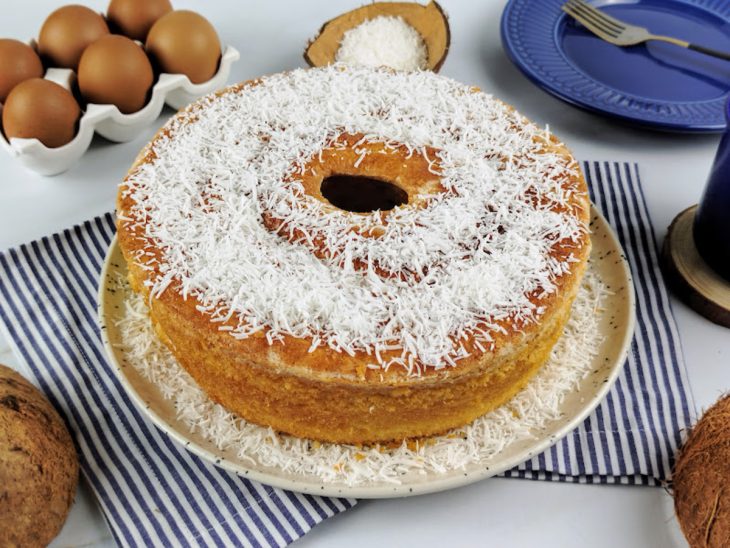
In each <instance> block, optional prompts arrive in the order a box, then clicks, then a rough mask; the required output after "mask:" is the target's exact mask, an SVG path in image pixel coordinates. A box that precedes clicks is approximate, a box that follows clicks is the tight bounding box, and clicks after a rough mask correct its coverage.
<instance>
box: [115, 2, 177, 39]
mask: <svg viewBox="0 0 730 548" xmlns="http://www.w3.org/2000/svg"><path fill="white" fill-rule="evenodd" d="M171 11H172V4H170V0H112V1H111V2H109V7H108V8H107V10H106V18H107V21H109V25H111V27H112V28H113V29H115V30H118V31H119V32H120V33H122V34H124V35H125V36H128V37H130V38H132V39H133V40H139V41H140V42H144V41H145V39H146V38H147V33H148V32H149V31H150V29H151V28H152V25H154V24H155V21H157V20H158V19H159V18H160V17H162V16H163V15H165V14H166V13H170V12H171Z"/></svg>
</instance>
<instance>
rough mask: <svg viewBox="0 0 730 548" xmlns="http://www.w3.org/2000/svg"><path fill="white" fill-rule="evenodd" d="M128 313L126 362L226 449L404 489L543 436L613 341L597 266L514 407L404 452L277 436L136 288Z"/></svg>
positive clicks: (290, 467) (122, 328)
mask: <svg viewBox="0 0 730 548" xmlns="http://www.w3.org/2000/svg"><path fill="white" fill-rule="evenodd" d="M120 284H121V285H122V286H123V287H124V290H125V291H126V298H125V303H126V306H125V308H124V310H122V311H120V312H119V314H120V318H119V320H118V321H117V327H118V329H119V334H120V338H121V340H122V341H124V343H123V344H122V345H121V350H122V352H123V354H124V358H125V361H126V362H128V363H130V364H132V366H133V367H134V368H135V369H136V370H137V371H139V373H140V374H141V375H142V376H143V377H144V378H145V379H147V380H148V381H150V382H151V383H153V384H154V385H155V386H156V387H157V389H158V390H159V392H160V393H161V394H162V396H163V397H164V398H165V399H169V400H173V401H174V403H175V408H176V410H177V417H178V419H179V420H180V421H182V422H183V423H184V424H185V425H186V426H187V427H188V428H189V429H190V431H191V432H197V433H200V434H201V435H202V436H203V437H204V438H206V439H207V440H209V441H210V442H212V443H213V444H215V446H216V447H217V448H218V449H220V450H221V451H227V452H231V453H233V454H235V455H236V456H237V457H238V458H239V459H241V460H242V461H244V463H248V464H250V465H252V466H253V465H257V464H258V465H263V466H266V467H274V468H277V469H279V470H281V471H283V472H287V473H291V474H297V475H302V476H308V477H315V478H318V479H319V480H321V481H323V482H338V483H344V484H346V485H348V486H365V485H368V484H373V483H383V482H388V483H393V484H399V483H400V482H401V481H402V478H403V477H405V476H407V475H409V474H422V475H426V474H441V473H445V472H449V471H453V470H458V469H464V468H465V467H466V466H467V465H469V464H472V463H483V464H485V465H486V464H488V461H489V460H490V459H492V458H494V457H496V456H497V455H498V454H499V453H500V451H502V450H503V449H505V448H506V447H508V446H509V445H510V444H512V443H514V442H516V441H520V440H524V439H537V438H539V437H540V431H541V429H544V428H546V427H548V426H549V425H550V423H551V422H552V421H555V420H558V419H560V418H561V417H562V414H561V403H562V402H563V400H564V398H565V396H566V395H567V394H568V393H570V392H571V391H573V390H575V388H576V387H577V386H578V384H579V382H580V381H581V380H582V379H583V378H585V376H586V375H587V374H588V373H589V372H590V371H591V368H592V366H593V361H594V358H595V356H596V355H597V354H598V352H599V349H600V346H601V342H602V340H603V336H602V335H601V333H600V331H599V324H600V321H601V318H602V316H603V313H604V310H603V303H604V300H605V298H606V297H607V295H609V292H608V289H607V287H606V285H605V283H604V282H603V281H602V280H601V278H600V276H599V274H598V272H596V271H595V270H594V269H593V267H592V266H589V270H588V272H587V273H586V275H585V277H584V279H583V282H582V285H581V288H580V290H579V292H578V295H577V297H576V299H575V301H574V303H573V309H572V314H571V317H570V319H569V321H568V323H567V325H566V327H565V330H564V334H563V336H562V337H561V338H560V340H559V341H558V342H557V344H556V345H555V347H554V348H553V350H552V354H551V355H550V358H549V360H548V362H547V363H546V364H545V365H544V366H543V368H542V369H541V370H540V372H539V373H538V374H537V375H536V376H535V377H534V378H533V379H532V380H531V381H530V382H529V384H528V385H527V387H526V388H525V389H524V390H522V391H521V392H520V393H518V394H517V395H516V396H515V397H514V398H513V399H512V400H511V401H510V402H509V403H507V404H506V405H503V406H502V407H500V408H498V409H496V410H494V411H492V412H490V413H488V414H487V415H484V416H483V417H481V418H479V419H477V420H475V421H474V422H472V423H471V424H469V425H467V426H465V427H463V428H459V429H455V430H453V431H451V432H450V433H448V434H446V435H443V436H438V437H434V438H430V439H428V440H426V441H423V442H420V443H418V446H417V447H416V446H415V444H413V443H411V444H410V445H409V444H405V443H404V444H402V445H401V446H399V447H397V448H383V447H369V448H363V447H356V446H351V445H340V444H332V443H319V442H313V441H309V440H306V439H301V438H296V437H293V436H288V435H283V434H277V433H276V432H274V431H273V430H271V429H270V428H265V427H261V426H258V425H255V424H251V423H248V422H246V421H245V420H243V419H241V418H239V417H238V416H236V415H234V414H233V413H231V412H230V411H227V410H226V409H225V408H224V407H222V406H220V405H218V404H216V403H214V402H213V401H212V400H210V399H209V398H208V397H207V396H206V394H205V393H204V392H203V390H201V389H200V388H199V387H198V386H197V385H196V384H195V381H194V380H193V379H192V377H190V375H189V374H188V373H187V372H186V371H185V370H184V369H183V368H182V367H180V365H178V363H177V361H176V360H175V358H174V357H173V355H172V354H171V353H170V351H169V350H168V349H167V348H166V347H165V346H164V344H163V343H162V342H160V340H159V339H158V338H157V336H156V335H155V332H154V328H153V327H152V323H151V321H150V319H149V317H148V314H147V306H146V303H145V302H144V299H143V298H142V297H140V296H139V295H137V294H135V293H133V292H132V291H131V290H130V289H129V286H128V285H127V284H126V282H121V281H120Z"/></svg>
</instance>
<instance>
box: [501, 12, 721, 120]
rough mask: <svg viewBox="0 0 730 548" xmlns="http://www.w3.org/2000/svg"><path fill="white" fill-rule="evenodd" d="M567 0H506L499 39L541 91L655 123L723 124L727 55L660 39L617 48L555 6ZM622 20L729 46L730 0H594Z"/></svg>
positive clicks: (610, 113)
mask: <svg viewBox="0 0 730 548" xmlns="http://www.w3.org/2000/svg"><path fill="white" fill-rule="evenodd" d="M563 3H564V0H510V2H508V4H507V6H506V7H505V9H504V12H503V14H502V24H501V32H502V44H503V46H504V49H505V52H506V53H507V55H509V57H510V58H511V59H512V61H513V62H514V63H515V64H516V65H517V67H518V68H519V69H520V70H522V72H524V73H525V75H526V76H527V77H528V78H530V79H531V80H532V81H533V82H534V83H536V84H537V85H538V86H540V87H541V88H542V89H544V90H545V91H547V92H549V93H551V94H553V95H555V96H557V97H558V98H560V99H562V100H564V101H566V102H568V103H570V104H573V105H576V106H578V107H581V108H584V109H587V110H590V111H593V112H598V113H601V114H604V115H606V116H610V117H614V118H618V119H621V120H624V121H627V122H630V123H632V124H637V125H642V126H647V127H652V128H655V129H662V130H669V131H685V132H705V133H715V132H720V131H723V130H724V129H725V115H724V104H725V101H726V99H727V97H728V92H730V61H725V60H722V59H717V58H714V57H709V56H707V55H703V54H701V53H697V52H694V51H690V50H686V49H684V48H681V47H678V46H675V45H672V44H667V43H663V42H656V41H654V42H648V43H646V44H641V45H637V46H630V47H626V48H621V47H618V46H614V45H612V44H609V43H608V42H605V41H603V40H601V39H600V38H598V37H596V36H594V35H593V34H592V33H590V32H589V31H587V30H586V29H585V28H584V27H583V26H581V25H580V24H579V23H576V22H575V21H574V20H573V19H572V18H571V17H569V16H568V15H566V14H565V13H564V12H563V11H562V10H561V9H560V6H561V5H562V4H563ZM591 3H592V4H593V5H595V6H596V7H598V8H600V9H602V10H605V11H606V13H608V14H609V15H612V16H613V17H616V18H617V19H621V20H623V21H625V22H627V23H630V24H635V25H639V26H642V27H647V28H648V29H649V30H650V31H651V32H652V33H654V34H665V35H669V36H674V37H676V38H681V39H684V40H687V41H689V42H692V43H696V44H699V45H703V46H707V47H711V48H715V49H719V50H722V51H727V52H730V2H719V1H717V0H636V1H625V0H621V1H616V0H613V1H608V2H607V1H603V0H601V1H593V2H591Z"/></svg>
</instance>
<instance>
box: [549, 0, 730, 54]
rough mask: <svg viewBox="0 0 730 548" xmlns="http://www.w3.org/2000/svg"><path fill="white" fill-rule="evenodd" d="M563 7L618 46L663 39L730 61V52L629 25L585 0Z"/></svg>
mask: <svg viewBox="0 0 730 548" xmlns="http://www.w3.org/2000/svg"><path fill="white" fill-rule="evenodd" d="M561 9H562V10H563V11H564V12H565V13H567V14H568V15H570V16H571V17H572V18H573V19H575V20H576V21H578V22H579V23H582V24H583V26H584V27H585V28H587V29H588V30H589V31H591V32H592V33H593V34H595V35H596V36H598V37H599V38H602V39H603V40H605V41H606V42H610V43H611V44H615V45H617V46H634V45H636V44H641V43H642V42H646V41H648V40H661V41H662V42H669V43H671V44H675V45H677V46H681V47H683V48H687V49H691V50H694V51H699V52H701V53H705V54H707V55H712V56H714V57H719V58H720V59H726V60H728V61H730V54H728V53H725V52H723V51H718V50H716V49H712V48H706V47H704V46H699V45H697V44H692V43H690V42H687V41H685V40H680V39H679V38H673V37H672V36H661V35H657V34H652V33H650V32H649V31H648V30H647V29H645V28H644V27H638V26H636V25H629V24H628V23H624V22H623V21H620V20H618V19H616V18H615V17H611V16H610V15H607V14H606V13H605V12H603V11H601V10H599V9H598V8H596V7H594V6H592V5H591V4H589V3H588V2H586V1H585V0H568V1H567V2H566V3H565V4H563V5H562V7H561Z"/></svg>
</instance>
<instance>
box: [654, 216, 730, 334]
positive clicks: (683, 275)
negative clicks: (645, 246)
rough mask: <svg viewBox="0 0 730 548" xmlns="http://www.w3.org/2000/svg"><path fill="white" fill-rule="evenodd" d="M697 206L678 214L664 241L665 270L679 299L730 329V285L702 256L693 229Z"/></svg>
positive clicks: (663, 257) (663, 265) (663, 261)
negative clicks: (696, 244) (696, 245)
mask: <svg viewBox="0 0 730 548" xmlns="http://www.w3.org/2000/svg"><path fill="white" fill-rule="evenodd" d="M696 211H697V206H692V207H689V208H687V209H685V210H684V211H682V212H681V213H680V214H679V215H677V216H676V217H675V218H674V220H673V221H672V224H671V225H669V232H668V233H667V237H666V239H665V240H664V246H663V248H662V256H661V262H662V269H663V270H664V273H665V275H666V277H667V281H668V283H669V285H670V286H671V288H672V289H673V290H674V292H675V293H676V294H677V296H678V297H679V298H680V299H682V300H683V301H684V302H685V303H687V305H689V306H690V307H691V308H693V309H694V310H695V311H697V312H699V313H700V314H702V315H703V316H704V317H705V318H707V319H708V320H710V321H711V322H714V323H716V324H719V325H722V326H724V327H730V282H729V281H727V280H726V279H725V278H723V277H722V276H720V275H719V274H718V273H717V272H715V271H714V270H713V269H712V268H710V266H709V265H708V264H707V263H706V262H705V261H704V260H703V259H702V257H700V254H699V252H698V251H697V248H696V247H695V242H694V237H693V234H692V226H693V223H694V218H695V212H696Z"/></svg>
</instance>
